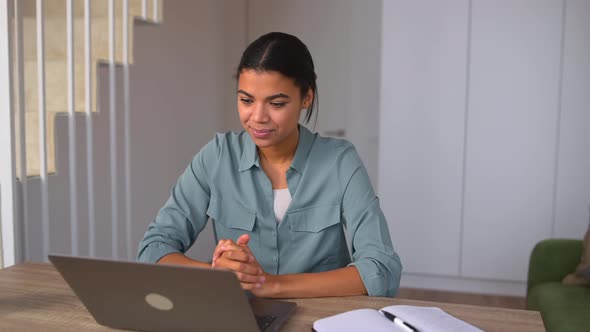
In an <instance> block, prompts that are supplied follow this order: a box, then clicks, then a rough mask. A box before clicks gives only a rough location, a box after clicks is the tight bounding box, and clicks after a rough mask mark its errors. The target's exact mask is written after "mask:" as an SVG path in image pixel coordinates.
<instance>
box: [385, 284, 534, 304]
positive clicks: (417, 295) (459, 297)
mask: <svg viewBox="0 0 590 332" xmlns="http://www.w3.org/2000/svg"><path fill="white" fill-rule="evenodd" d="M396 297H398V298H402V299H412V300H422V301H435V302H447V303H458V304H472V305H481V306H487V307H500V308H510V309H526V308H525V298H524V297H516V296H499V295H483V294H471V293H457V292H447V291H438V290H428V289H415V288H400V290H399V292H398V294H397V296H396Z"/></svg>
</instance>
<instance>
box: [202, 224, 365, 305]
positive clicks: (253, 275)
mask: <svg viewBox="0 0 590 332" xmlns="http://www.w3.org/2000/svg"><path fill="white" fill-rule="evenodd" d="M248 240H249V237H248V235H242V236H241V237H240V238H238V240H237V243H236V242H233V241H232V240H222V241H220V242H219V244H218V246H217V248H216V249H215V252H214V253H213V266H214V267H215V268H217V269H227V270H231V271H233V272H235V274H236V276H237V277H238V280H239V281H240V283H241V284H242V288H244V289H247V290H250V291H252V293H254V294H255V295H256V296H260V297H272V298H289V297H297V298H301V297H324V296H348V295H366V294H367V289H366V288H365V285H364V283H363V281H362V279H361V276H360V274H359V272H358V270H357V268H356V267H354V266H349V267H344V268H340V269H336V270H332V271H326V272H315V273H297V274H283V275H272V274H268V273H265V272H264V270H263V269H262V267H261V266H260V264H259V263H258V261H257V260H256V257H254V255H253V254H252V252H251V251H250V249H249V248H248V246H247V245H248ZM261 276H263V277H264V278H263V279H260V277H261Z"/></svg>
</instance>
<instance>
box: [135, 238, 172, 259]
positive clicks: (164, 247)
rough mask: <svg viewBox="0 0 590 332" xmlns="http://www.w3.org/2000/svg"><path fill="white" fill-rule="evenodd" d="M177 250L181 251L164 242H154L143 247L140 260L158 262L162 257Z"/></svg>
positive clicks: (139, 256)
mask: <svg viewBox="0 0 590 332" xmlns="http://www.w3.org/2000/svg"><path fill="white" fill-rule="evenodd" d="M177 252H180V251H179V250H178V249H176V248H173V247H171V246H170V245H168V244H166V243H164V242H152V243H150V244H148V245H147V246H144V247H143V248H142V251H141V252H140V253H139V255H138V260H139V261H140V262H144V263H156V262H157V261H159V260H160V259H161V258H162V257H164V256H166V255H169V254H172V253H177Z"/></svg>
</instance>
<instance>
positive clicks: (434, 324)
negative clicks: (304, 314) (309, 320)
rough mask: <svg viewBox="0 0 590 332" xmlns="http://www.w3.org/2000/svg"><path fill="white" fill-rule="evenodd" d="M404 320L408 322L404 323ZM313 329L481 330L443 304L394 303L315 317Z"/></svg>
mask: <svg viewBox="0 0 590 332" xmlns="http://www.w3.org/2000/svg"><path fill="white" fill-rule="evenodd" d="M384 312H387V313H388V314H386V313H384ZM394 316H395V317H397V318H398V319H399V320H401V321H403V323H402V322H400V321H399V320H398V321H397V322H394V321H393V320H392V319H393V317H394ZM404 323H405V324H409V325H404ZM313 330H314V331H316V332H332V331H342V332H346V331H374V332H381V331H383V332H385V331H387V332H391V331H420V332H439V331H440V332H443V331H444V332H446V331H453V332H482V330H480V329H478V328H477V327H475V326H473V325H470V324H468V323H466V322H464V321H462V320H460V319H458V318H455V317H453V316H451V315H449V314H447V313H446V312H444V311H443V310H441V309H440V308H436V307H417V306H410V305H392V306H389V307H385V308H382V309H381V310H374V309H357V310H352V311H347V312H344V313H341V314H338V315H334V316H330V317H326V318H322V319H319V320H317V321H315V322H314V323H313Z"/></svg>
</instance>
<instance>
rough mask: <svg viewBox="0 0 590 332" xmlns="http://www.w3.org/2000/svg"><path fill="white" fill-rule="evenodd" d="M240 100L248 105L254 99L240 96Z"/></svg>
mask: <svg viewBox="0 0 590 332" xmlns="http://www.w3.org/2000/svg"><path fill="white" fill-rule="evenodd" d="M240 101H241V102H242V103H244V104H246V105H250V104H252V99H248V98H240Z"/></svg>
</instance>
